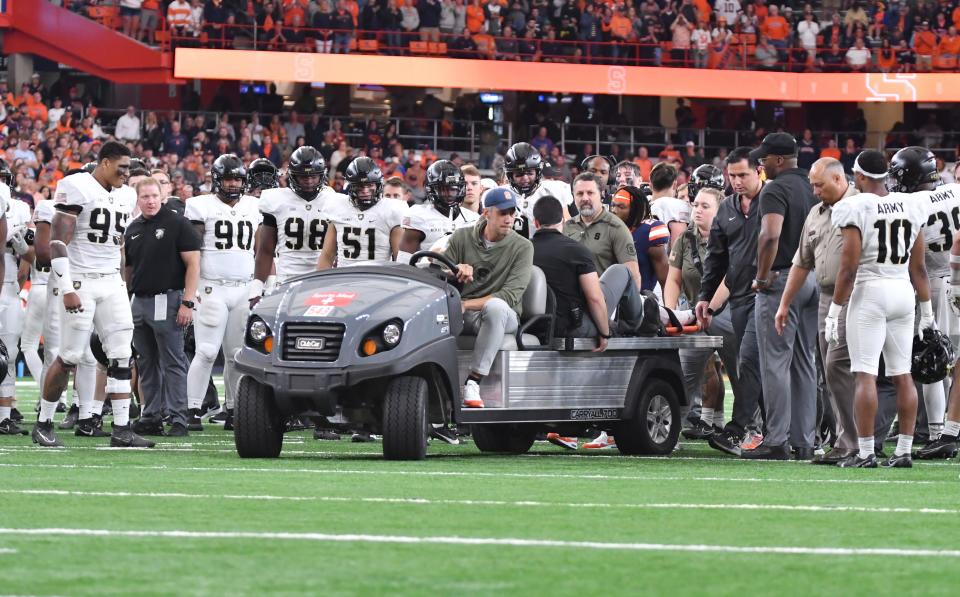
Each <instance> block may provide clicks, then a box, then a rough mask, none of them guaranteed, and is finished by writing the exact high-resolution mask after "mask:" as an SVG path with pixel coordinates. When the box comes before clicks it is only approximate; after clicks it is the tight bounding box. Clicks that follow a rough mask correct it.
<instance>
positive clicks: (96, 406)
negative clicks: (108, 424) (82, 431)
mask: <svg viewBox="0 0 960 597" xmlns="http://www.w3.org/2000/svg"><path fill="white" fill-rule="evenodd" d="M90 413H91V414H94V415H99V414H102V413H103V401H102V400H96V399H94V401H93V402H91V403H90Z"/></svg>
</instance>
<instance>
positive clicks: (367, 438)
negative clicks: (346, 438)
mask: <svg viewBox="0 0 960 597" xmlns="http://www.w3.org/2000/svg"><path fill="white" fill-rule="evenodd" d="M350 441H352V442H353V443H355V444H365V443H367V442H375V441H377V438H375V437H374V436H372V435H371V434H369V433H367V432H366V431H358V432H356V433H354V434H353V435H352V436H350Z"/></svg>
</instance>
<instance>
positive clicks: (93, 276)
mask: <svg viewBox="0 0 960 597" xmlns="http://www.w3.org/2000/svg"><path fill="white" fill-rule="evenodd" d="M119 275H120V272H108V273H105V274H99V273H76V274H74V275H73V277H74V278H84V279H86V280H99V279H101V278H112V277H114V276H119Z"/></svg>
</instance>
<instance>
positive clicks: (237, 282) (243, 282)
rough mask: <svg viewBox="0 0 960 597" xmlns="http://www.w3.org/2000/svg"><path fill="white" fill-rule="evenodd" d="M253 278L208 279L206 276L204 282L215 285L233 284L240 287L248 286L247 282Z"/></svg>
mask: <svg viewBox="0 0 960 597" xmlns="http://www.w3.org/2000/svg"><path fill="white" fill-rule="evenodd" d="M251 279H252V278H248V279H246V280H208V279H206V278H204V279H203V282H204V283H210V284H214V285H216V286H233V287H240V286H246V285H247V284H249V283H250V280H251Z"/></svg>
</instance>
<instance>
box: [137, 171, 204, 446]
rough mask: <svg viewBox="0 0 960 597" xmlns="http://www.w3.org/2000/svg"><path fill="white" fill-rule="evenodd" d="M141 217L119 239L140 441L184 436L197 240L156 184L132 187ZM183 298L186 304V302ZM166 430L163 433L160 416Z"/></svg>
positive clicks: (197, 275)
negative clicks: (186, 337)
mask: <svg viewBox="0 0 960 597" xmlns="http://www.w3.org/2000/svg"><path fill="white" fill-rule="evenodd" d="M136 188H137V206H138V207H139V208H140V216H139V217H137V219H135V220H134V221H133V222H131V223H130V225H129V226H127V230H126V232H125V234H124V248H125V252H126V278H127V286H128V288H130V291H131V292H132V293H133V303H132V308H133V325H134V329H133V346H134V348H136V354H137V371H138V372H139V374H140V388H141V390H142V393H141V395H142V396H143V398H144V400H145V402H146V406H145V407H144V409H143V414H142V415H141V417H140V420H139V421H137V423H136V425H135V426H134V430H135V431H136V432H137V433H139V434H141V435H169V436H173V437H178V436H185V435H187V366H188V363H187V357H186V355H185V354H184V353H183V332H182V328H183V327H185V326H187V325H188V324H189V323H190V322H191V321H192V320H193V308H194V304H193V299H194V297H196V295H197V283H198V281H199V279H200V239H199V238H198V237H197V234H196V232H195V231H194V230H193V227H192V226H191V225H190V222H189V221H188V220H187V219H186V218H184V217H183V216H181V215H177V214H176V213H175V212H174V211H172V210H170V209H168V208H165V207H164V206H163V201H162V191H161V188H160V183H158V182H157V181H156V180H155V179H153V178H146V179H144V180H141V181H140V182H139V183H137V187H136ZM185 297H187V298H185ZM164 413H165V414H168V415H169V416H170V422H171V425H170V429H169V431H167V432H166V433H165V432H164V429H163V415H164Z"/></svg>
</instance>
